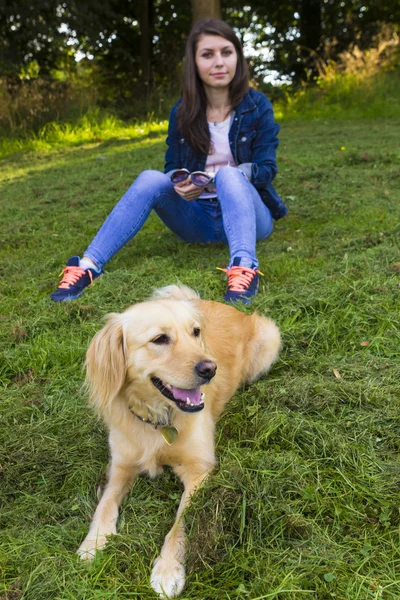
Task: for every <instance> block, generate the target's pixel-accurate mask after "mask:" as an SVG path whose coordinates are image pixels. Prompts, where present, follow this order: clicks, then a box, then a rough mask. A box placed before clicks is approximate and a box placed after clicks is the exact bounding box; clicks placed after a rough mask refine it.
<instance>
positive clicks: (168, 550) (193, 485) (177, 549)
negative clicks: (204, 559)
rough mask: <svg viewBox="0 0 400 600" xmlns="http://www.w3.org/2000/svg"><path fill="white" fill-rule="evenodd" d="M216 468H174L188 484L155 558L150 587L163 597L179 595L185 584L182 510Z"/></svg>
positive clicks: (184, 540) (184, 545) (185, 484)
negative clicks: (191, 469) (199, 470)
mask: <svg viewBox="0 0 400 600" xmlns="http://www.w3.org/2000/svg"><path fill="white" fill-rule="evenodd" d="M212 468H213V467H210V468H207V469H206V470H205V471H203V472H201V473H200V474H198V472H197V474H196V475H194V474H193V472H192V471H191V472H189V471H188V470H187V469H184V467H183V466H182V467H177V468H175V469H174V470H175V472H176V473H177V474H178V475H179V477H180V479H181V481H182V482H183V485H184V486H185V489H184V492H183V495H182V498H181V502H180V504H179V508H178V512H177V514H176V519H175V523H174V525H173V527H172V529H171V531H170V532H169V533H168V535H167V536H166V538H165V541H164V544H163V547H162V549H161V552H160V556H159V557H158V558H157V559H156V561H155V563H154V566H153V571H152V573H151V587H152V588H153V590H154V591H155V592H157V593H158V594H159V595H160V596H161V598H175V597H176V596H179V594H180V593H181V592H182V590H183V588H184V585H185V578H186V570H185V558H186V537H185V526H184V522H183V516H182V515H183V512H184V510H185V508H187V506H188V505H189V502H190V498H191V496H192V495H193V493H194V491H195V490H196V489H197V488H198V487H199V486H200V485H201V483H202V482H203V481H204V479H205V478H206V477H207V476H208V474H209V473H210V472H211V470H212Z"/></svg>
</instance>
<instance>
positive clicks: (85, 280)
mask: <svg viewBox="0 0 400 600" xmlns="http://www.w3.org/2000/svg"><path fill="white" fill-rule="evenodd" d="M80 262H81V259H80V258H79V256H71V258H70V259H69V261H68V263H67V266H66V267H65V269H64V270H63V271H62V275H63V278H62V279H61V281H60V285H59V286H58V288H57V289H56V291H55V292H53V293H52V294H50V298H51V299H52V300H54V302H66V301H69V300H76V299H77V298H79V296H81V295H82V294H83V291H84V289H85V288H86V287H88V286H89V285H91V283H92V282H93V281H94V280H95V279H97V277H100V275H101V274H102V273H103V269H100V271H96V270H95V269H83V268H82V267H81V266H80Z"/></svg>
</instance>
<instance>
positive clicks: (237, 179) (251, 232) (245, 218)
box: [215, 166, 273, 268]
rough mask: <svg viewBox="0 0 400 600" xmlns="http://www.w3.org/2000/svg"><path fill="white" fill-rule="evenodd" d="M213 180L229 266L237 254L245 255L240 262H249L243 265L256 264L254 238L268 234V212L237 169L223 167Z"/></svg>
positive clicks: (271, 226)
mask: <svg viewBox="0 0 400 600" xmlns="http://www.w3.org/2000/svg"><path fill="white" fill-rule="evenodd" d="M215 183H216V187H217V194H218V199H219V201H220V204H221V211H222V221H223V227H224V234H225V236H226V242H227V243H228V245H229V252H230V262H229V266H232V264H233V262H234V259H235V258H238V257H240V258H241V259H244V261H242V262H241V263H240V264H242V263H247V262H248V264H245V266H251V265H253V268H257V267H258V261H257V258H256V241H257V240H262V239H265V238H267V237H268V236H269V235H271V233H272V229H273V219H272V216H271V213H270V211H269V209H268V207H267V206H265V204H264V203H263V201H262V199H261V196H260V194H259V193H258V192H257V190H256V188H255V187H254V186H253V185H252V184H251V183H250V182H249V181H248V180H247V179H246V177H245V176H244V175H243V173H242V172H241V171H239V169H237V168H235V167H229V166H227V167H222V169H220V170H219V171H218V173H217V176H216V179H215ZM246 259H247V260H246ZM235 262H237V261H235ZM250 263H251V264H250Z"/></svg>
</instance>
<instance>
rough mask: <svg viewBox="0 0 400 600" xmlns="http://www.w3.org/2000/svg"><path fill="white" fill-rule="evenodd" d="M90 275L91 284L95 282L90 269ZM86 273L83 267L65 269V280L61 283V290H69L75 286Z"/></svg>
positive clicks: (62, 272) (63, 273) (63, 272)
mask: <svg viewBox="0 0 400 600" xmlns="http://www.w3.org/2000/svg"><path fill="white" fill-rule="evenodd" d="M87 272H88V274H89V277H90V282H92V280H93V276H92V272H91V271H90V269H88V271H87ZM85 273H86V271H85V269H82V267H65V269H64V270H63V271H61V274H62V275H63V278H62V279H61V281H60V285H59V286H58V287H59V288H63V289H68V288H69V287H70V286H71V285H74V284H75V283H76V282H77V281H78V279H80V278H81V277H82V276H83V275H84V274H85Z"/></svg>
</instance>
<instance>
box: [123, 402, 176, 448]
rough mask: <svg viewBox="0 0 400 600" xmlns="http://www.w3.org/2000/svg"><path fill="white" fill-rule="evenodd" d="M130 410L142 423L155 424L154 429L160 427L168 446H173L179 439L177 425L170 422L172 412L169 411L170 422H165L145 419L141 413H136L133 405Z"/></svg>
mask: <svg viewBox="0 0 400 600" xmlns="http://www.w3.org/2000/svg"><path fill="white" fill-rule="evenodd" d="M129 410H130V411H131V413H132V414H133V415H135V417H136V418H137V419H139V421H141V422H142V423H148V424H149V425H153V427H154V429H158V428H160V431H161V435H162V436H163V438H164V440H165V441H166V443H167V444H168V446H171V445H172V444H173V443H174V442H175V441H176V440H177V438H178V430H177V428H176V427H173V425H171V424H170V412H168V423H167V424H165V423H163V422H162V421H156V422H154V421H151V419H145V418H144V417H141V416H140V415H138V414H137V413H135V411H134V410H132V408H131V407H129Z"/></svg>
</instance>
